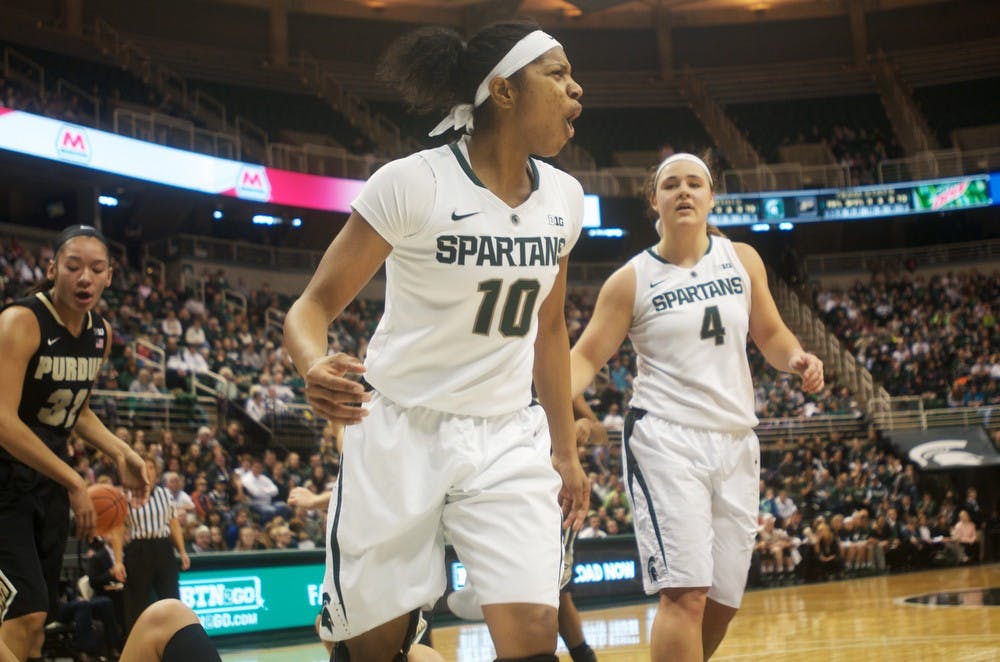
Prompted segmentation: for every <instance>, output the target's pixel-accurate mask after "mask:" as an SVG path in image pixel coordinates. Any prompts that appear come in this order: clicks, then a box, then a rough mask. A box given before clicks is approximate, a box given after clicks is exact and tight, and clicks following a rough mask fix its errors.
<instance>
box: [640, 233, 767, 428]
mask: <svg viewBox="0 0 1000 662" xmlns="http://www.w3.org/2000/svg"><path fill="white" fill-rule="evenodd" d="M629 264H631V265H632V267H633V268H634V269H635V277H636V283H635V302H634V304H633V309H632V320H633V321H632V328H631V329H630V330H629V338H631V340H632V345H633V346H634V347H635V351H636V354H637V357H638V359H637V373H638V374H637V375H636V378H635V383H634V395H633V397H632V401H631V405H632V406H633V407H638V408H641V409H645V410H647V411H650V412H652V413H654V414H656V415H657V416H659V417H661V418H664V419H666V420H668V421H673V422H674V423H678V424H680V425H685V426H688V427H693V428H703V429H709V430H727V431H730V430H741V429H747V428H752V427H754V426H755V425H757V417H756V415H755V414H754V395H753V381H752V380H751V377H750V365H749V363H748V362H747V352H746V343H747V333H748V332H749V326H750V276H749V274H747V271H746V269H745V268H744V267H743V264H742V263H740V261H739V258H738V257H737V256H736V251H735V250H734V249H733V244H732V242H731V241H729V240H728V239H725V238H723V237H715V236H710V237H709V247H708V251H707V252H706V253H705V255H704V256H703V257H702V258H701V260H699V262H698V263H697V264H696V265H694V266H693V267H689V268H685V267H679V266H676V265H673V264H670V263H669V262H667V261H666V260H664V259H663V258H661V257H660V256H659V254H658V253H656V249H655V248H650V249H647V250H645V251H643V252H642V253H639V254H638V255H636V256H635V257H634V258H632V260H631V261H630V262H629Z"/></svg>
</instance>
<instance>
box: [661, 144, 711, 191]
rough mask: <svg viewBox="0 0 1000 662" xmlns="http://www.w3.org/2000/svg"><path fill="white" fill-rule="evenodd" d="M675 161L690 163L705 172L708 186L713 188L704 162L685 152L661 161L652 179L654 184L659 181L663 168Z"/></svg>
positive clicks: (709, 173)
mask: <svg viewBox="0 0 1000 662" xmlns="http://www.w3.org/2000/svg"><path fill="white" fill-rule="evenodd" d="M677 161H688V162H690V163H694V164H695V165H697V166H699V167H700V168H701V169H702V170H704V171H705V176H706V177H708V184H709V186H712V187H714V186H715V182H714V181H712V171H711V170H709V169H708V166H707V165H706V164H705V162H704V161H702V160H701V159H699V158H698V157H697V156H695V155H694V154H688V153H686V152H681V153H679V154H674V155H673V156H668V157H667V158H665V159H663V162H662V163H661V164H660V166H659V167H658V168H657V169H656V176H655V177H653V183H654V184H655V183H656V182H658V181H660V173H662V172H663V169H664V168H666V167H667V166H668V165H670V164H671V163H676V162H677Z"/></svg>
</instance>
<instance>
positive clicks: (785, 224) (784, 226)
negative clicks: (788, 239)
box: [778, 221, 795, 232]
mask: <svg viewBox="0 0 1000 662" xmlns="http://www.w3.org/2000/svg"><path fill="white" fill-rule="evenodd" d="M794 227H795V226H794V225H792V224H791V223H789V222H788V221H784V222H782V223H778V229H779V230H784V231H786V232H787V231H789V230H791V229H792V228H794Z"/></svg>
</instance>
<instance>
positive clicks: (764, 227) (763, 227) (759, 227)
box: [750, 223, 771, 232]
mask: <svg viewBox="0 0 1000 662" xmlns="http://www.w3.org/2000/svg"><path fill="white" fill-rule="evenodd" d="M770 229H771V226H770V225H768V224H767V223H754V224H753V225H751V226H750V232H768V231H770Z"/></svg>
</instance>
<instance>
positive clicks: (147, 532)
mask: <svg viewBox="0 0 1000 662" xmlns="http://www.w3.org/2000/svg"><path fill="white" fill-rule="evenodd" d="M176 516H177V514H176V512H175V511H174V504H173V502H172V501H171V500H170V493H169V492H167V488H165V487H163V486H161V485H157V486H156V487H154V488H153V491H152V492H151V493H150V495H149V501H147V502H146V505H144V506H143V507H142V508H135V507H129V513H128V530H129V534H130V536H131V538H132V540H149V539H152V538H169V537H170V520H172V519H173V518H174V517H176Z"/></svg>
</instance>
